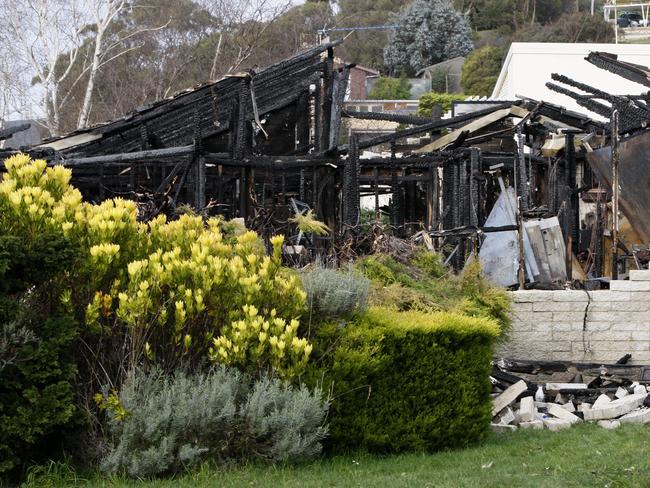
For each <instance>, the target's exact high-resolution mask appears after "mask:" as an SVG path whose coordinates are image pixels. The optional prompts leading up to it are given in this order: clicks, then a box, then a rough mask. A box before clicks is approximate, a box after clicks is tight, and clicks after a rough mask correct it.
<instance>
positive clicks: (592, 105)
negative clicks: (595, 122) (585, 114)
mask: <svg viewBox="0 0 650 488" xmlns="http://www.w3.org/2000/svg"><path fill="white" fill-rule="evenodd" d="M546 87H547V88H548V89H549V90H553V91H554V92H557V93H561V94H562V95H566V96H567V97H569V98H572V99H573V100H575V101H576V102H577V104H578V105H580V106H581V107H584V108H586V109H587V110H589V111H591V112H593V113H595V114H598V115H602V116H603V117H609V116H610V114H611V109H610V108H609V107H608V106H607V105H605V104H604V103H600V102H596V101H595V100H589V99H584V98H583V97H581V96H580V95H579V94H578V93H576V92H574V91H571V90H569V89H567V88H564V87H562V86H560V85H557V84H555V83H551V82H550V81H549V82H547V83H546Z"/></svg>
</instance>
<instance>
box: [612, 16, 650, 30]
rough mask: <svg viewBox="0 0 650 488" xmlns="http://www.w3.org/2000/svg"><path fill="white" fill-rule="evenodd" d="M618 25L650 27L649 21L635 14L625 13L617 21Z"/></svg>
mask: <svg viewBox="0 0 650 488" xmlns="http://www.w3.org/2000/svg"><path fill="white" fill-rule="evenodd" d="M616 23H617V24H618V26H619V27H639V26H644V27H645V26H647V25H648V21H647V20H645V19H644V18H643V17H641V15H639V14H637V13H633V12H623V13H622V14H621V15H619V17H618V19H616Z"/></svg>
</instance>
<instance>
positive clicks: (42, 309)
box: [0, 233, 81, 475]
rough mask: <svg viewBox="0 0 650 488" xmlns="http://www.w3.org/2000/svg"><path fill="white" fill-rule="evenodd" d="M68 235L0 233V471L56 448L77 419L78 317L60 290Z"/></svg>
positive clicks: (8, 470) (68, 250) (13, 469)
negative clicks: (74, 353) (27, 236)
mask: <svg viewBox="0 0 650 488" xmlns="http://www.w3.org/2000/svg"><path fill="white" fill-rule="evenodd" d="M73 253H74V248H73V247H72V246H71V245H70V243H69V242H67V241H66V240H65V239H62V238H60V237H59V236H56V235H52V234H49V233H47V234H43V235H38V236H37V237H36V238H35V239H34V240H33V241H32V242H29V241H27V242H26V241H24V240H22V239H18V238H16V237H15V236H11V235H7V234H5V235H2V236H0V475H2V474H3V473H4V474H6V473H12V472H13V473H15V472H16V470H17V469H18V468H20V467H21V466H22V465H23V464H24V463H25V462H27V461H35V460H36V461H37V460H43V459H46V458H47V457H50V456H56V455H57V449H58V448H60V447H61V438H62V436H61V434H62V433H63V432H65V431H70V430H71V429H72V428H73V427H75V426H78V425H79V424H80V422H81V416H80V414H79V412H78V410H77V408H76V406H75V402H74V380H75V377H76V372H77V368H76V364H75V361H74V358H73V356H72V351H73V344H74V342H75V340H76V338H77V336H78V334H79V324H78V322H77V321H76V320H75V318H74V316H73V315H72V314H71V313H70V310H69V309H68V307H67V306H66V304H65V303H62V298H63V299H64V297H60V296H59V295H58V294H57V293H56V290H57V278H58V276H57V275H58V270H59V269H61V268H62V267H64V266H65V265H66V263H67V261H68V260H69V258H70V257H71V255H72V254H73Z"/></svg>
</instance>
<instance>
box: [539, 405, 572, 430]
mask: <svg viewBox="0 0 650 488" xmlns="http://www.w3.org/2000/svg"><path fill="white" fill-rule="evenodd" d="M564 411H565V412H566V410H564ZM542 422H544V426H545V427H546V428H547V429H548V430H552V431H554V432H555V431H558V430H562V429H567V428H569V427H571V422H569V421H568V420H564V419H554V418H551V417H546V418H545V419H544V420H542Z"/></svg>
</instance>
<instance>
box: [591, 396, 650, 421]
mask: <svg viewBox="0 0 650 488" xmlns="http://www.w3.org/2000/svg"><path fill="white" fill-rule="evenodd" d="M647 395H648V394H647V393H644V394H643V395H628V396H625V397H623V398H620V399H618V400H614V401H612V402H609V403H608V404H606V405H605V406H603V407H601V408H593V407H592V409H591V410H587V411H586V412H583V414H584V416H585V420H603V419H614V418H616V417H620V416H621V415H625V414H626V413H628V412H631V411H632V410H634V409H635V408H637V407H638V406H640V405H641V404H642V403H643V400H645V398H646V396H647ZM598 399H600V397H599V398H598ZM597 402H598V400H596V403H597ZM595 405H596V404H595V403H594V406H595Z"/></svg>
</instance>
